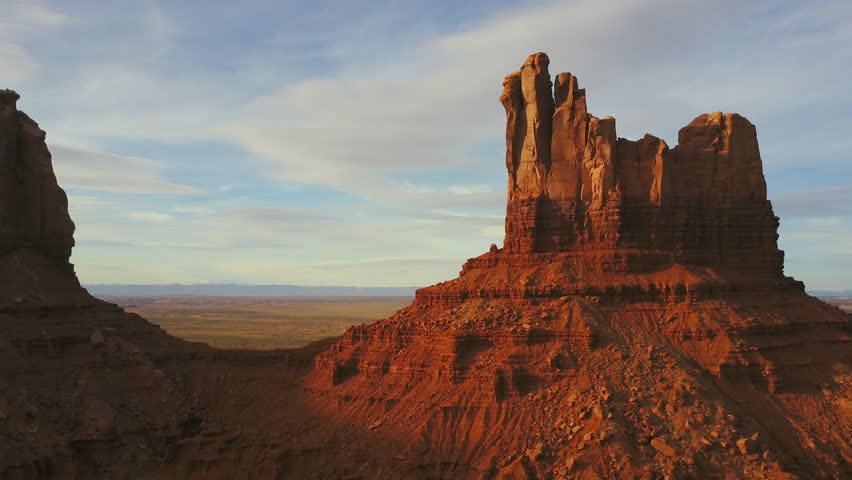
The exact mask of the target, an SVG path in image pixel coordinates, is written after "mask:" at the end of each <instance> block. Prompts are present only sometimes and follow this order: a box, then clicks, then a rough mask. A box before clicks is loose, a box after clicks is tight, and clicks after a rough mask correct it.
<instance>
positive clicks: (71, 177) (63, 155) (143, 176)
mask: <svg viewBox="0 0 852 480" xmlns="http://www.w3.org/2000/svg"><path fill="white" fill-rule="evenodd" d="M50 150H51V151H52V152H53V168H54V170H55V171H56V176H57V179H58V180H59V184H60V185H62V186H63V187H69V188H72V189H80V190H86V191H96V192H110V193H127V194H137V195H192V194H199V193H203V190H201V189H199V188H197V187H193V186H189V185H182V184H179V183H174V182H170V181H168V180H165V179H163V178H162V176H163V174H164V172H165V170H166V165H165V164H164V163H162V162H159V161H156V160H149V159H145V158H133V157H126V156H119V155H112V154H107V153H97V152H91V151H86V150H80V149H77V148H71V147H65V146H61V145H52V146H51V147H50Z"/></svg>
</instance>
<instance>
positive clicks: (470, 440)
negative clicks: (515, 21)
mask: <svg viewBox="0 0 852 480" xmlns="http://www.w3.org/2000/svg"><path fill="white" fill-rule="evenodd" d="M548 63H549V60H548V58H547V56H546V55H544V54H542V53H538V54H534V55H531V56H530V57H529V58H528V59H527V61H526V62H525V63H524V64H523V66H522V67H521V70H520V71H519V72H516V73H513V74H511V75H509V76H508V77H506V79H505V81H504V84H503V87H504V90H503V94H502V95H501V96H500V101H501V102H502V103H503V105H504V107H505V109H506V118H507V126H506V168H507V170H508V178H509V182H508V196H507V198H508V204H507V208H506V237H505V240H504V243H503V248H498V247H497V246H496V245H493V246H492V247H491V249H490V251H489V252H487V253H485V254H483V255H481V256H479V257H477V258H473V259H470V260H468V261H467V263H465V264H464V267H463V268H462V271H461V274H460V275H459V277H458V278H456V279H453V280H450V281H448V282H444V283H441V284H438V285H434V286H432V287H428V288H423V289H421V290H419V291H418V292H417V295H416V299H415V300H414V302H413V303H412V304H411V305H410V306H408V307H406V308H404V309H402V310H400V311H399V312H397V313H396V314H394V315H393V316H391V317H390V318H388V319H385V320H381V321H378V322H375V323H372V324H369V325H360V326H355V327H352V328H350V329H349V330H348V331H347V332H346V334H345V335H344V336H343V337H342V338H337V339H329V340H326V341H321V342H318V343H316V344H313V345H310V346H308V347H305V348H302V349H296V350H277V351H254V352H251V351H236V350H217V349H213V348H210V347H208V346H207V345H204V344H198V343H191V342H186V341H183V340H180V339H177V338H173V337H171V336H169V335H167V334H166V333H165V332H164V331H162V330H161V329H160V328H159V327H157V326H155V325H152V324H150V323H148V322H147V321H145V320H144V319H142V318H141V317H139V316H137V315H133V314H128V313H125V312H124V311H122V310H121V309H120V308H118V307H117V306H115V305H112V304H109V303H106V302H102V301H100V300H97V299H94V298H92V297H91V296H89V295H88V293H87V292H86V291H85V290H84V289H82V288H81V287H80V284H79V282H78V281H77V278H76V276H75V274H74V270H73V266H72V265H71V264H70V263H69V254H70V251H71V248H72V246H73V244H74V243H73V237H72V234H73V231H74V225H73V223H72V222H71V220H70V218H69V216H68V212H67V201H66V197H65V195H64V193H63V191H62V189H61V188H60V187H59V186H58V185H57V183H56V178H55V176H54V174H53V171H52V166H51V157H50V154H49V152H48V150H47V147H46V145H45V143H44V141H45V134H44V132H43V131H41V130H40V129H39V128H38V126H37V125H36V123H35V122H33V121H32V120H31V119H29V117H27V116H26V115H25V114H23V113H22V112H19V111H18V110H17V109H16V100H17V99H18V96H17V94H15V93H14V92H11V91H0V171H1V172H2V174H0V278H2V281H0V372H2V375H0V478H3V479H7V478H8V479H26V478H150V479H172V478H205V479H214V478H215V479H218V478H221V479H235V478H277V479H288V478H317V479H321V478H322V479H325V478H342V479H384V478H400V479H409V478H423V479H427V478H428V479H437V478H476V479H479V478H484V479H512V478H514V479H561V478H583V479H597V478H648V479H651V478H678V479H682V478H701V479H704V478H726V479H739V478H774V479H793V478H801V479H806V478H852V467H850V462H852V371H850V364H852V348H850V346H852V344H850V325H852V321H850V318H849V316H848V315H846V314H844V313H842V312H841V311H840V310H839V309H837V308H835V307H832V306H829V305H827V304H825V303H822V302H821V301H819V300H818V299H815V298H813V297H810V296H808V295H807V294H805V292H804V288H803V285H802V283H801V282H798V281H795V280H793V279H792V278H789V277H786V276H785V275H784V273H783V254H782V252H781V251H780V250H778V247H777V238H778V235H777V227H778V218H777V217H776V216H775V215H774V213H773V211H772V206H771V204H770V202H769V201H768V200H767V198H766V186H765V181H764V177H763V173H762V165H761V158H760V153H759V151H758V144H757V137H756V132H755V127H754V126H753V125H752V124H751V123H749V121H748V120H746V119H745V118H743V117H741V116H739V115H736V114H721V113H713V114H705V115H701V116H699V117H698V118H696V119H695V120H693V121H692V122H691V123H690V124H689V125H687V126H686V127H684V128H683V129H682V130H681V131H680V133H679V138H678V145H677V146H676V147H674V148H670V147H669V146H668V145H666V143H665V142H664V141H663V140H661V139H659V138H656V137H653V136H651V135H646V136H645V137H644V138H642V139H640V140H638V141H631V140H626V139H623V138H618V137H617V136H616V123H615V120H614V119H613V118H609V117H607V118H597V117H594V116H592V115H590V114H589V113H588V111H587V105H586V92H585V90H583V89H581V88H579V84H578V80H577V78H576V77H574V76H572V75H571V74H568V73H562V74H559V75H557V76H556V78H555V85H553V84H552V83H551V77H550V74H549V72H548Z"/></svg>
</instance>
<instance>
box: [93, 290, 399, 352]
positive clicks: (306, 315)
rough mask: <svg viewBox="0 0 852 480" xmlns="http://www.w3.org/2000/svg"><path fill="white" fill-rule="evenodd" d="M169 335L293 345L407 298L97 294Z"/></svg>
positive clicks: (240, 344) (231, 343) (251, 345)
mask: <svg viewBox="0 0 852 480" xmlns="http://www.w3.org/2000/svg"><path fill="white" fill-rule="evenodd" d="M103 299H104V300H107V301H109V302H114V303H117V304H119V305H120V306H121V307H123V308H124V309H125V310H127V311H128V312H133V313H137V314H139V315H141V316H142V317H144V318H145V319H147V320H148V321H150V322H152V323H156V324H157V325H159V326H161V327H162V328H164V329H165V330H166V331H167V332H169V333H170V334H172V335H174V336H176V337H180V338H183V339H186V340H191V341H195V342H205V343H208V344H210V345H211V346H213V347H218V348H245V349H258V350H260V349H273V348H294V347H301V346H304V345H307V344H309V343H311V342H314V341H316V340H321V339H323V338H328V337H336V336H339V335H342V334H343V332H344V331H346V329H347V328H349V327H350V326H352V325H358V324H361V323H369V322H372V321H374V320H379V319H381V318H385V317H388V316H390V315H391V314H393V313H394V312H396V311H397V310H399V309H400V308H402V307H404V306H406V305H408V304H409V303H411V300H412V298H409V297H206V296H186V297H171V296H169V297H103Z"/></svg>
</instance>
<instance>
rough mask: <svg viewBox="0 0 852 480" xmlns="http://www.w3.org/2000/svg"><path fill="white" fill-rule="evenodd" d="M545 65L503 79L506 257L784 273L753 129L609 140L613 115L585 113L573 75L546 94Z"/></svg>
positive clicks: (712, 125) (725, 126)
mask: <svg viewBox="0 0 852 480" xmlns="http://www.w3.org/2000/svg"><path fill="white" fill-rule="evenodd" d="M548 65H549V60H548V59H547V56H546V55H545V54H543V53H537V54H534V55H531V56H530V57H529V58H528V59H527V61H526V62H525V63H524V65H523V66H522V68H521V70H520V71H519V72H516V73H513V74H511V75H509V76H508V77H506V80H505V82H504V93H503V96H502V97H501V98H502V100H503V102H502V103H503V105H504V107H505V109H506V116H507V119H508V125H507V167H508V170H509V179H510V180H509V192H508V205H507V209H506V212H507V214H506V238H505V240H504V250H505V251H506V252H507V253H513V254H515V253H520V254H524V253H547V252H570V251H597V252H601V251H605V252H607V255H608V256H610V257H617V256H620V255H622V254H623V253H625V252H627V251H633V253H632V255H634V256H636V255H639V254H641V253H642V252H646V253H647V254H648V255H649V256H654V257H655V259H654V260H653V261H641V262H634V264H636V265H642V266H647V265H652V268H657V267H665V266H666V264H671V263H681V264H695V265H704V266H708V265H714V266H720V267H725V268H730V269H736V270H740V271H742V272H744V273H747V274H749V275H754V274H761V275H768V276H775V277H780V276H781V275H782V258H783V257H782V253H781V252H780V251H779V250H778V247H777V242H776V239H777V236H776V230H777V226H778V222H777V219H776V217H775V215H774V213H773V212H772V207H771V205H770V203H769V202H768V201H767V199H766V183H765V181H764V179H763V171H762V167H761V159H760V152H759V149H758V145H757V134H756V130H755V127H754V125H752V124H751V123H750V122H749V121H748V120H746V119H745V118H743V117H741V116H739V115H737V114H722V113H719V112H716V113H713V114H704V115H701V116H699V117H698V118H696V119H695V120H693V121H692V122H691V123H690V124H689V125H688V126H686V127H684V128H683V129H681V131H680V134H679V145H678V146H676V147H675V148H672V149H670V148H669V147H668V145H666V142H665V141H663V140H661V139H659V138H657V137H654V136H652V135H646V136H645V137H644V138H642V139H640V140H636V141H633V140H627V139H623V138H618V136H617V131H616V121H615V119H614V118H612V117H605V118H597V117H595V116H593V115H590V114H589V113H588V112H587V108H586V92H585V90H583V89H580V88H579V86H578V80H577V77H575V76H573V75H571V74H570V73H561V74H559V75H557V76H556V83H555V85H554V86H553V88H552V89H551V83H550V80H549V78H550V76H549V72H548V69H547V67H548ZM551 104H552V105H555V109H554V108H552V107H551ZM550 112H553V113H552V118H549V117H547V115H548V114H549V113H550ZM548 135H549V141H548V140H546V139H544V138H543V137H545V136H548ZM661 251H662V252H665V253H666V254H665V255H664V257H660V256H659V255H658V253H659V252H661ZM660 262H662V263H660ZM607 263H618V262H617V261H608V262H607ZM625 268H626V270H625V273H628V272H629V271H630V270H629V266H628V265H626V264H625Z"/></svg>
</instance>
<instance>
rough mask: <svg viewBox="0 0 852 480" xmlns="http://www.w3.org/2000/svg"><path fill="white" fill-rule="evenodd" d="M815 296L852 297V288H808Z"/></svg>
mask: <svg viewBox="0 0 852 480" xmlns="http://www.w3.org/2000/svg"><path fill="white" fill-rule="evenodd" d="M808 293H809V294H810V295H813V296H815V297H852V290H808Z"/></svg>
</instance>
